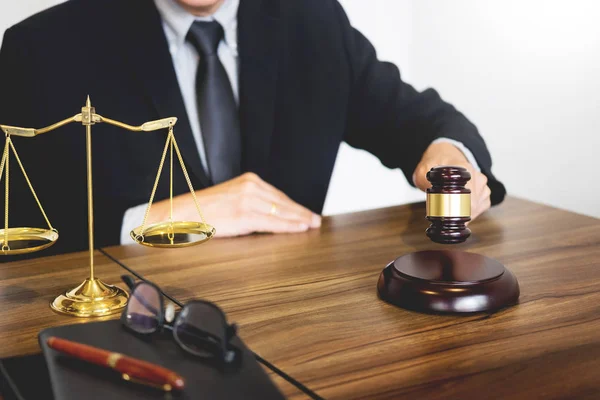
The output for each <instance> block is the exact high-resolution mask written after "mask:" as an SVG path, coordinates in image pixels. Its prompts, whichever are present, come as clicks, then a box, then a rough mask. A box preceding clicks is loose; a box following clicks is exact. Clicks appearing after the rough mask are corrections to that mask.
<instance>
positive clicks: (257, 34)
mask: <svg viewBox="0 0 600 400" xmlns="http://www.w3.org/2000/svg"><path fill="white" fill-rule="evenodd" d="M238 36H239V37H238V44H239V57H240V108H239V113H240V121H241V132H242V146H243V150H242V152H243V160H242V165H243V170H244V171H253V172H256V173H257V174H258V175H260V176H261V177H262V178H263V179H265V180H266V181H268V182H270V183H271V184H273V185H275V186H276V187H278V188H280V189H281V190H283V191H284V192H285V193H287V194H288V195H289V196H290V197H291V198H292V199H293V200H295V201H297V202H298V203H300V204H303V205H305V206H306V207H308V208H310V209H311V210H313V211H315V212H320V211H321V210H322V207H323V202H324V199H325V195H326V193H327V187H328V184H329V180H330V177H331V172H332V169H333V165H334V162H335V159H336V154H337V151H338V147H339V145H340V142H342V141H346V142H347V143H348V144H350V145H351V146H353V147H357V148H360V149H365V150H367V151H369V152H371V153H372V154H374V155H376V156H377V157H378V158H379V159H380V160H381V162H382V163H383V164H384V165H386V166H387V167H389V168H401V169H402V170H403V171H404V173H405V175H406V176H407V178H408V179H409V181H411V175H412V173H413V171H414V169H415V167H416V165H417V163H418V162H419V160H420V158H421V155H422V154H423V152H424V150H425V149H426V148H427V146H428V145H429V144H430V143H431V142H432V141H433V140H434V139H436V138H438V137H448V138H452V139H456V140H458V141H461V142H463V143H464V144H465V145H466V146H467V147H469V149H471V151H472V152H473V154H474V155H475V157H476V159H477V162H478V163H479V165H480V166H481V168H482V170H483V172H484V173H485V174H486V175H487V176H488V178H489V182H490V183H489V185H490V187H491V189H492V202H493V203H494V204H495V203H498V202H500V201H502V199H503V197H504V195H505V190H504V187H503V186H502V184H501V183H500V182H498V181H497V180H496V179H495V178H494V176H493V175H492V173H491V159H490V155H489V154H488V151H487V149H486V146H485V143H484V141H483V139H482V138H481V136H480V135H479V134H478V132H477V129H476V128H475V126H474V125H473V124H472V123H470V122H469V121H468V120H467V119H466V118H465V117H464V116H463V115H462V114H461V113H459V112H458V111H457V110H456V109H455V108H454V107H453V106H451V105H450V104H448V103H445V102H444V101H442V100H441V99H440V97H439V95H438V94H437V93H436V92H435V91H434V90H426V91H424V92H421V93H419V92H417V91H415V90H414V89H413V88H412V87H411V86H409V85H408V84H406V83H404V82H403V81H402V80H401V79H400V75H399V72H398V69H397V68H396V67H395V66H394V65H392V64H390V63H386V62H381V61H378V60H377V57H376V54H375V50H374V48H373V46H372V45H371V44H370V43H369V41H368V40H367V39H366V38H365V37H364V36H363V35H361V34H360V33H359V32H358V31H356V30H355V29H353V28H352V27H351V26H350V24H349V22H348V19H347V17H346V15H345V13H344V11H343V10H342V8H341V6H340V5H339V4H338V2H337V1H334V0H302V1H290V0H241V2H240V8H239V13H238ZM398 40H402V38H398ZM88 94H89V95H90V96H91V99H92V105H94V106H95V107H96V111H97V112H98V113H99V114H101V115H103V116H106V117H109V118H113V119H117V120H121V121H124V122H127V123H130V124H135V125H137V124H141V123H142V122H145V121H147V120H152V119H158V118H163V117H167V116H176V117H178V118H179V122H178V123H177V126H176V127H175V136H176V138H177V139H178V142H179V145H180V147H181V149H182V152H183V156H184V159H185V162H186V165H187V167H188V169H189V171H190V173H191V176H192V180H193V184H194V186H195V187H196V188H197V189H199V188H202V187H205V186H207V185H209V180H208V179H207V178H206V176H205V174H204V172H203V170H202V167H201V163H200V159H199V156H198V152H197V148H196V146H195V143H194V140H193V137H192V133H191V129H190V126H189V121H188V118H187V115H186V112H185V109H184V104H183V100H182V97H181V94H180V90H179V86H178V83H177V80H176V76H175V71H174V68H173V65H172V61H171V56H170V53H169V50H168V48H167V41H166V39H165V36H164V33H163V29H162V26H161V21H160V17H159V14H158V12H157V10H156V8H155V6H154V3H153V2H152V1H151V0H71V1H68V2H66V3H64V4H61V5H59V6H56V7H54V8H52V9H49V10H46V11H44V12H42V13H40V14H37V15H35V16H33V17H31V18H29V19H27V20H25V21H23V22H21V23H20V24H18V25H16V26H14V27H12V28H10V29H9V30H7V31H6V33H5V36H4V42H3V44H2V50H1V52H0V121H1V123H2V124H7V125H17V126H28V127H36V128H38V127H43V126H47V125H49V124H52V123H54V122H56V121H58V120H61V119H63V118H66V117H69V116H72V115H74V114H76V113H78V112H79V110H80V108H81V107H82V106H83V105H84V103H85V99H86V96H87V95H88ZM84 132H85V130H84V128H83V127H82V126H81V125H76V124H74V125H69V126H67V127H64V128H61V129H60V130H58V131H55V132H52V133H48V134H45V135H41V136H39V137H37V138H34V139H23V138H15V140H14V142H15V145H16V147H17V150H18V151H19V154H20V155H21V158H22V160H23V162H24V164H25V166H26V168H27V169H28V173H29V175H30V177H31V180H32V182H33V184H34V186H35V188H36V190H37V193H38V195H39V197H40V200H41V202H42V204H43V205H44V207H45V209H46V211H47V214H48V216H49V218H50V220H51V222H52V223H53V225H54V226H56V227H57V228H58V229H59V231H60V236H61V238H60V240H59V241H58V243H57V244H56V245H55V246H54V248H53V251H50V252H48V251H47V252H45V253H44V254H49V253H51V252H64V251H73V250H81V249H85V248H86V246H87V229H86V224H87V213H86V175H85V174H86V167H85V166H86V164H85V134H84ZM165 138H166V133H165V132H152V133H130V132H127V131H123V130H121V129H117V128H114V127H111V126H108V125H96V126H94V127H93V152H94V156H93V168H94V195H95V216H96V226H95V232H96V245H97V246H105V245H113V244H117V243H118V242H119V232H120V228H121V222H122V217H123V213H124V212H125V210H126V209H127V208H129V207H132V206H135V205H137V204H141V203H144V202H147V201H148V198H149V194H150V191H151V188H152V183H153V179H154V177H155V174H156V171H157V167H158V161H159V159H160V154H161V150H162V148H163V145H164V141H165ZM12 171H13V178H12V181H11V182H12V189H13V190H12V195H11V209H10V213H11V224H10V225H11V226H23V225H25V226H40V225H41V226H43V225H44V224H43V218H42V216H41V214H40V213H39V212H37V207H36V205H35V203H34V202H33V200H32V196H31V195H30V194H29V192H28V190H27V187H26V186H25V184H24V183H23V182H24V181H23V179H22V178H21V177H20V176H19V173H18V169H17V168H16V167H15V166H14V165H13V169H12ZM165 178H166V176H163V180H162V183H163V185H162V186H161V188H160V190H159V192H158V194H157V197H156V198H157V200H160V199H164V198H167V197H168V189H167V188H168V185H167V182H168V181H167V180H166V179H165ZM358 184H360V183H358ZM187 190H188V189H187V186H186V184H185V181H184V179H183V177H182V176H181V174H176V181H175V192H176V194H180V193H184V192H186V191H187ZM0 197H3V196H0ZM1 201H3V200H1ZM208 218H210V216H208ZM217 229H218V227H217Z"/></svg>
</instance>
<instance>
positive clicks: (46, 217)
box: [9, 140, 56, 231]
mask: <svg viewBox="0 0 600 400" xmlns="http://www.w3.org/2000/svg"><path fill="white" fill-rule="evenodd" d="M9 143H10V147H11V149H12V151H13V153H14V155H15V159H16V160H17V164H19V167H20V168H21V171H22V172H23V176H24V177H25V181H26V182H27V185H28V186H29V190H31V194H32V195H33V198H34V199H35V201H36V203H37V205H38V207H39V209H40V211H41V212H42V215H43V216H44V219H45V220H46V223H47V224H48V228H50V230H52V231H56V229H54V227H53V226H52V224H51V223H50V220H49V219H48V216H47V215H46V211H44V207H42V203H41V202H40V200H39V199H38V197H37V194H36V193H35V189H34V188H33V185H32V184H31V181H30V180H29V176H28V175H27V172H25V167H24V166H23V163H21V158H20V157H19V154H18V153H17V149H16V148H15V145H14V144H13V142H12V140H11V141H10V142H9Z"/></svg>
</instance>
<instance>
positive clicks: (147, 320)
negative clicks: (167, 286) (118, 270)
mask: <svg viewBox="0 0 600 400" xmlns="http://www.w3.org/2000/svg"><path fill="white" fill-rule="evenodd" d="M160 307H161V303H160V293H159V292H158V290H156V288H155V287H153V286H152V285H149V284H147V283H140V284H138V285H137V286H136V287H135V289H134V290H133V293H132V294H131V297H130V299H129V303H128V304H127V314H126V319H125V322H126V324H127V326H129V327H130V328H131V329H133V330H134V331H136V332H139V333H151V332H154V331H156V330H157V329H158V326H159V324H160V313H161V310H160Z"/></svg>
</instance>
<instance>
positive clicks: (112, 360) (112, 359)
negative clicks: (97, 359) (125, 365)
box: [106, 353, 123, 368]
mask: <svg viewBox="0 0 600 400" xmlns="http://www.w3.org/2000/svg"><path fill="white" fill-rule="evenodd" d="M121 358H123V355H122V354H119V353H110V355H109V356H108V358H107V359H106V365H108V366H109V367H111V368H116V367H117V362H118V361H119V360H120V359H121Z"/></svg>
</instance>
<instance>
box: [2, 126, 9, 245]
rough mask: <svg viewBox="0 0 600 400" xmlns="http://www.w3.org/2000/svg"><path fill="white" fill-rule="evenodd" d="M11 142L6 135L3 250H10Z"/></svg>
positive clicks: (3, 161) (3, 165) (3, 160)
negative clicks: (9, 152) (9, 172)
mask: <svg viewBox="0 0 600 400" xmlns="http://www.w3.org/2000/svg"><path fill="white" fill-rule="evenodd" d="M9 143H10V136H9V135H6V145H5V146H4V155H3V156H2V167H3V168H4V167H5V168H6V170H5V171H4V172H5V173H6V182H5V184H6V190H5V192H4V243H3V244H2V251H3V252H4V251H9V250H10V246H9V245H8V189H9V181H8V179H9V174H8V169H9V164H10V163H9V161H10V160H9V159H8V157H9V154H8V149H9V146H10V145H9ZM0 176H1V175H0Z"/></svg>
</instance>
